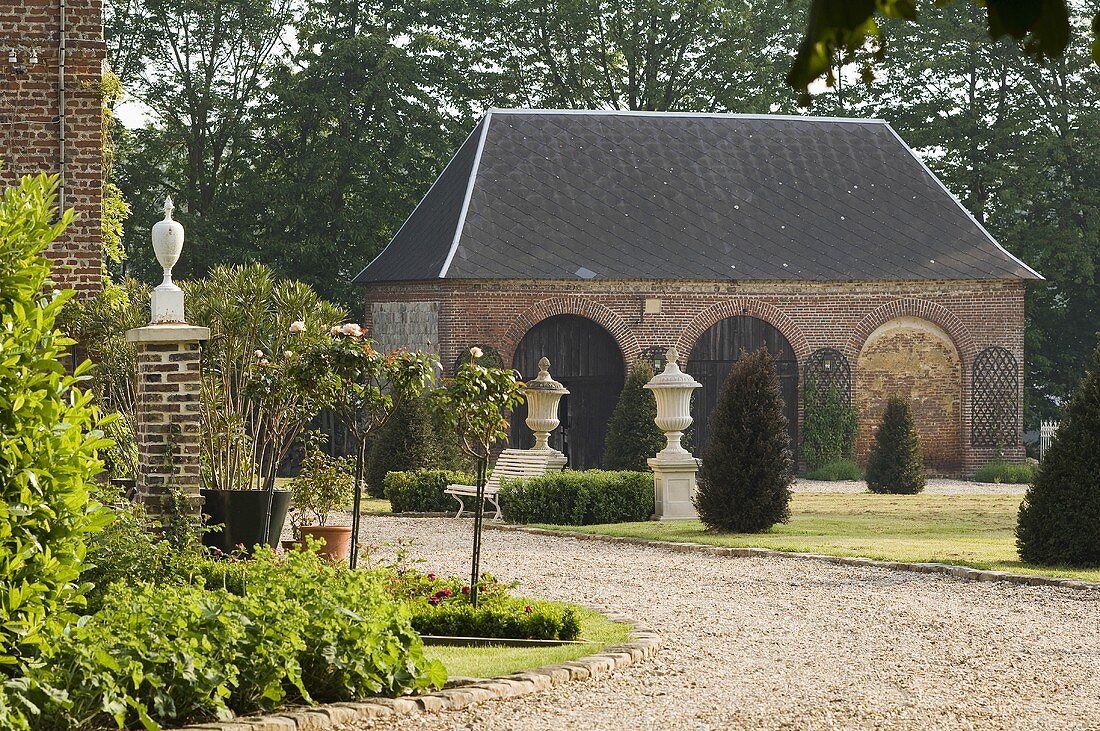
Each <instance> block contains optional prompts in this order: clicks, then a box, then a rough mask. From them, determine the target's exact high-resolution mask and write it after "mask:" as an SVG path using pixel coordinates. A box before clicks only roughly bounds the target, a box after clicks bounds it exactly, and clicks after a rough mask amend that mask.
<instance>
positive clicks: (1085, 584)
mask: <svg viewBox="0 0 1100 731" xmlns="http://www.w3.org/2000/svg"><path fill="white" fill-rule="evenodd" d="M485 527H486V528H490V529H492V530H503V531H515V532H518V533H531V534H534V535H539V536H554V537H557V538H576V539H578V540H582V541H603V542H605V543H625V544H629V545H632V546H647V547H649V548H662V549H665V550H668V551H674V552H681V553H688V552H694V553H707V554H710V555H713V556H736V557H743V558H796V559H803V560H806V561H823V562H826V563H833V564H840V565H842V566H867V567H872V568H880V569H889V570H891V571H912V572H915V573H918V574H944V575H946V576H951V577H953V578H956V579H962V580H964V581H1004V582H1007V583H1009V584H1020V585H1024V586H1058V587H1062V588H1066V589H1091V590H1094V591H1100V582H1095V581H1085V580H1084V579H1062V578H1059V577H1057V576H1042V575H1040V574H1014V573H1011V572H1008V571H987V570H984V569H973V568H970V567H969V566H959V565H957V564H949V563H906V562H903V561H880V560H878V559H873V558H857V557H853V556H829V555H826V554H823V553H800V552H798V551H777V550H775V549H773V548H740V547H733V546H711V545H707V544H705V543H679V542H676V541H656V540H650V539H648V538H628V537H625V536H606V535H601V534H599V533H581V532H579V531H567V530H548V529H546V528H532V527H530V526H525V525H506V524H500V523H496V524H494V523H486V524H485Z"/></svg>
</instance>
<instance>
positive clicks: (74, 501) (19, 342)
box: [0, 176, 109, 728]
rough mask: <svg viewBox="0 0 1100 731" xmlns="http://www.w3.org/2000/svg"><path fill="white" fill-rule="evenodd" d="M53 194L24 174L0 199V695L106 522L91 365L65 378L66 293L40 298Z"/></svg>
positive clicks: (63, 615)
mask: <svg viewBox="0 0 1100 731" xmlns="http://www.w3.org/2000/svg"><path fill="white" fill-rule="evenodd" d="M56 190H57V179H56V177H52V178H48V177H46V176H38V177H33V178H32V177H24V178H23V179H22V181H21V182H20V184H19V185H18V186H11V187H8V188H6V189H5V190H4V192H3V195H2V196H0V323H3V325H2V326H0V689H2V688H3V687H4V681H5V680H6V679H7V677H11V676H18V675H19V674H20V673H21V672H22V671H23V665H24V663H26V662H28V661H31V660H33V659H34V657H35V656H36V655H38V654H40V653H42V652H45V651H47V650H48V649H49V644H50V641H49V639H48V637H49V636H50V634H51V626H50V625H51V624H52V623H64V622H65V621H67V620H68V619H69V617H70V615H69V610H70V608H72V607H73V606H75V605H77V604H78V603H79V602H80V601H81V599H82V597H81V594H82V589H81V588H80V586H79V585H78V584H77V578H78V576H79V574H80V564H81V560H82V558H83V556H84V548H85V541H86V538H87V535H88V534H90V533H93V532H95V531H97V530H99V529H101V528H102V527H103V526H104V525H105V524H106V522H107V521H108V516H107V513H106V512H105V511H104V510H103V509H102V508H101V506H99V505H98V504H97V503H96V502H95V500H93V499H92V497H91V494H90V491H89V487H90V485H91V483H92V479H93V477H94V476H95V475H96V474H97V473H98V472H99V471H100V470H101V469H102V466H103V464H102V462H101V461H100V460H99V458H98V456H97V452H98V451H99V450H100V449H103V448H105V447H107V446H108V445H109V442H108V441H107V440H106V439H104V438H103V434H102V432H101V431H99V430H98V429H97V428H96V419H97V414H96V412H95V410H94V409H93V408H92V407H91V406H90V401H91V398H92V396H91V394H90V393H86V392H82V391H81V390H80V389H79V388H77V386H78V385H79V384H80V383H81V382H83V381H86V380H87V377H88V371H89V368H90V366H89V364H88V363H86V362H85V363H83V364H81V365H80V366H77V368H76V369H75V372H74V373H73V374H72V375H69V374H67V373H66V372H65V366H64V364H63V363H64V359H65V357H66V355H67V353H68V348H69V346H70V345H72V344H73V341H72V340H71V339H70V338H68V337H65V336H64V335H62V334H61V333H60V332H59V331H58V330H57V329H56V328H55V321H56V319H57V317H58V315H59V314H60V312H61V309H62V307H63V306H64V304H65V302H66V301H68V299H69V298H70V297H71V296H72V294H73V293H72V291H66V292H61V293H54V294H48V292H49V290H50V282H49V273H50V264H49V262H48V261H47V260H46V259H45V258H44V257H43V256H42V252H43V250H44V249H45V248H46V247H47V246H48V245H49V243H50V242H51V241H53V240H54V239H55V238H56V237H57V236H58V235H59V234H60V233H61V232H62V231H63V230H64V229H65V226H66V225H68V223H69V221H71V220H72V212H71V211H67V212H65V213H64V214H63V215H62V216H61V220H60V221H59V222H57V223H54V222H53V217H54V212H55V208H54V201H55V195H56ZM15 702H18V701H17V700H16V699H14V698H13V697H11V696H7V695H6V694H5V692H4V691H3V690H0V728H21V727H23V726H24V725H25V720H24V718H23V715H22V712H21V711H20V710H18V709H17V708H15V707H13V705H12V704H13V703H15Z"/></svg>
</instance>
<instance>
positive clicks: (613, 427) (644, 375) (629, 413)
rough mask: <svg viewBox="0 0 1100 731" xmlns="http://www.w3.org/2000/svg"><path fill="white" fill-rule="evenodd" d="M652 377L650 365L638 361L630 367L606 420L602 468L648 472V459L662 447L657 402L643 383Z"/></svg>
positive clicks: (663, 444) (663, 436)
mask: <svg viewBox="0 0 1100 731" xmlns="http://www.w3.org/2000/svg"><path fill="white" fill-rule="evenodd" d="M652 378H653V366H652V365H651V364H650V363H649V361H645V360H640V361H638V362H637V363H635V364H634V367H633V368H631V369H630V375H629V376H627V379H626V383H625V384H624V385H623V391H622V393H621V394H619V403H618V404H616V405H615V411H614V412H613V413H612V414H611V420H610V421H609V422H608V423H607V439H606V440H605V441H604V448H603V468H604V469H605V470H634V471H637V472H648V471H649V464H648V463H647V462H646V460H647V459H649V458H651V457H652V456H653V455H655V454H657V452H660V451H661V450H662V449H664V447H665V435H664V432H662V431H661V430H660V428H658V426H657V424H656V422H655V421H654V419H656V418H657V401H656V400H655V399H654V398H653V394H652V393H650V392H649V391H647V390H646V389H645V388H643V386H645V385H646V384H647V383H649V381H650V380H651V379H652Z"/></svg>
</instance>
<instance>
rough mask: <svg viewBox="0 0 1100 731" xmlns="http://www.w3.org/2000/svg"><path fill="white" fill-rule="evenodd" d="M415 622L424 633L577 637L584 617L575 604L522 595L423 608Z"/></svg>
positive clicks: (540, 637) (477, 635) (572, 638)
mask: <svg viewBox="0 0 1100 731" xmlns="http://www.w3.org/2000/svg"><path fill="white" fill-rule="evenodd" d="M413 626H414V627H415V628H416V631H417V632H419V633H420V634H422V635H444V636H450V637H508V638H514V639H520V640H575V639H577V637H578V635H579V634H580V618H579V617H578V616H577V612H576V610H574V609H573V608H572V607H563V606H561V605H559V604H554V603H551V602H544V601H535V600H526V599H522V598H518V597H509V598H507V599H503V600H498V601H493V602H486V601H484V600H482V601H481V602H479V603H478V606H477V607H474V606H472V605H471V604H470V603H469V602H463V603H453V604H452V603H446V604H442V603H441V604H439V605H438V606H436V607H427V608H421V609H418V610H417V611H416V613H415V614H414V615H413Z"/></svg>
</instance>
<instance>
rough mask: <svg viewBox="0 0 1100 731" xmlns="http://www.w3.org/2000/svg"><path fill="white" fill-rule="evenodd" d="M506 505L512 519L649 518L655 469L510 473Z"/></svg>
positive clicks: (503, 493)
mask: <svg viewBox="0 0 1100 731" xmlns="http://www.w3.org/2000/svg"><path fill="white" fill-rule="evenodd" d="M500 506H501V510H502V511H503V513H504V517H505V519H506V520H508V521H509V522H512V523H554V524H557V525H596V524H601V523H634V522H637V521H642V520H649V518H650V516H652V515H653V475H651V474H650V473H649V472H630V471H620V472H610V471H605V470H584V471H580V470H565V471H564V472H551V473H549V474H545V475H542V476H540V477H530V478H525V479H512V478H507V477H506V478H504V479H503V480H502V481H501V487H500Z"/></svg>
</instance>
